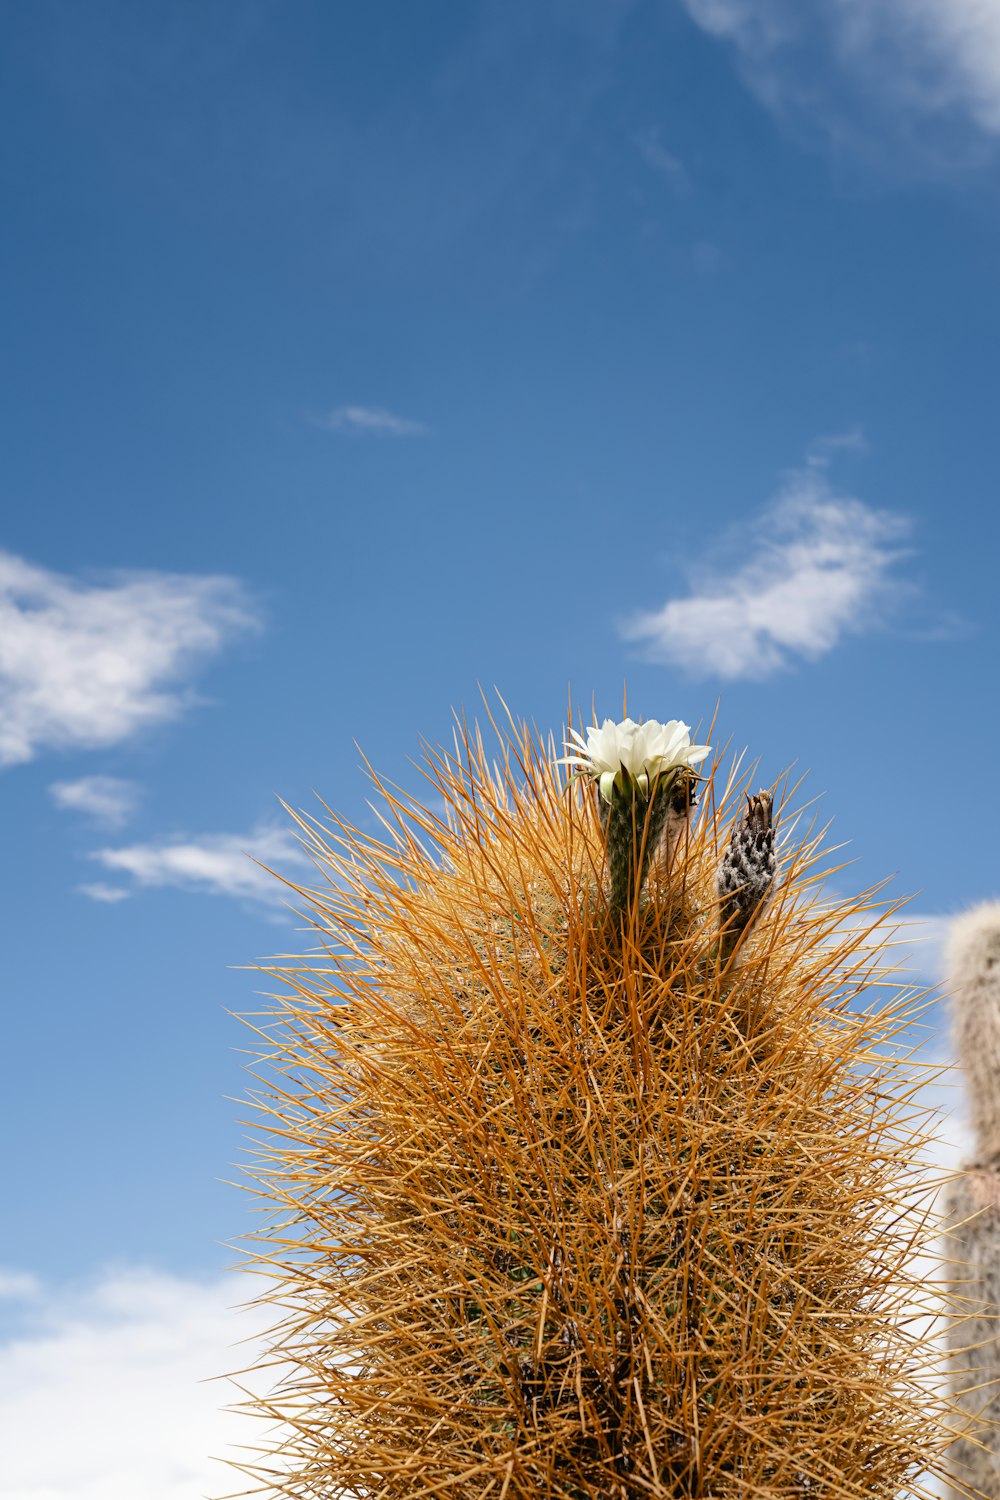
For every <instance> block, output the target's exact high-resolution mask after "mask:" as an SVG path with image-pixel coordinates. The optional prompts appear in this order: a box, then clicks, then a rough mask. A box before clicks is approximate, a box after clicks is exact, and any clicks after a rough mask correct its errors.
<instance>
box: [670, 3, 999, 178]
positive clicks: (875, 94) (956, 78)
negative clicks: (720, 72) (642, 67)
mask: <svg viewBox="0 0 1000 1500" xmlns="http://www.w3.org/2000/svg"><path fill="white" fill-rule="evenodd" d="M682 4H683V5H684V7H685V9H686V10H687V12H688V14H689V15H690V16H691V18H692V20H693V21H694V22H695V23H696V24H697V25H698V26H700V27H701V28H702V29H703V30H704V31H706V32H707V33H708V34H709V35H711V36H714V37H718V38H719V39H720V40H722V41H724V42H726V43H728V44H729V45H730V46H731V47H732V48H733V49H734V52H735V55H736V58H737V61H738V63H739V66H740V69H741V72H742V74H743V77H744V78H745V79H746V81H747V83H748V85H749V86H750V87H751V89H752V90H753V91H754V93H755V94H756V95H757V97H758V98H759V99H760V100H761V101H762V103H764V104H765V106H766V107H768V108H769V109H771V110H773V111H774V112H775V113H777V114H782V115H795V114H800V115H808V116H809V117H810V119H811V120H812V122H813V123H816V121H817V120H818V121H819V122H820V123H824V124H825V125H826V126H827V127H828V128H829V130H830V134H831V137H832V138H833V139H834V140H835V141H837V142H838V143H839V144H844V143H845V142H847V143H853V144H858V143H859V141H860V134H859V129H858V123H857V119H856V106H858V105H860V106H862V108H864V109H867V110H870V111H872V114H873V117H874V116H876V115H877V117H878V119H879V123H880V134H881V135H882V136H883V137H884V139H883V142H882V144H883V146H884V144H885V140H887V139H889V138H891V137H893V136H895V137H896V138H897V140H898V141H899V142H904V141H905V142H906V144H907V145H908V146H909V147H911V148H912V147H913V145H914V144H915V143H914V141H913V140H912V127H913V126H917V127H920V128H924V129H925V130H927V131H931V132H938V133H940V132H942V131H948V130H949V129H953V128H954V127H956V126H962V125H964V126H965V127H966V128H970V127H971V129H972V131H973V132H975V133H976V134H978V135H980V136H981V137H983V138H987V139H991V138H994V137H996V136H1000V4H998V0H682ZM852 100H853V103H852V102H851V101H852ZM923 149H924V150H925V152H930V151H931V147H930V137H929V136H928V137H925V139H924V141H923Z"/></svg>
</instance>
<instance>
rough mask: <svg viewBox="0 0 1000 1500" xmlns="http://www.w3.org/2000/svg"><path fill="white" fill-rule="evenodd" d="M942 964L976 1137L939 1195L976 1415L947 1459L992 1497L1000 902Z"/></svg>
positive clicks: (961, 1352)
mask: <svg viewBox="0 0 1000 1500" xmlns="http://www.w3.org/2000/svg"><path fill="white" fill-rule="evenodd" d="M946 964H947V989H948V992H949V994H950V995H951V997H952V1026H953V1032H954V1039H955V1045H956V1048H957V1052H958V1061H959V1063H960V1065H961V1067H962V1070H963V1072H964V1074H965V1082H966V1098H967V1101H968V1106H969V1124H970V1126H971V1129H972V1135H973V1141H974V1156H973V1159H972V1161H969V1162H966V1163H965V1164H964V1171H963V1172H962V1175H961V1176H959V1177H957V1178H956V1179H955V1181H954V1182H952V1183H951V1184H950V1185H949V1187H948V1189H947V1190H946V1194H945V1208H946V1214H947V1220H948V1225H949V1233H948V1242H947V1248H948V1252H949V1261H950V1278H951V1289H952V1293H953V1296H954V1298H955V1301H956V1304H958V1305H964V1306H965V1308H967V1309H968V1310H969V1311H968V1313H967V1316H966V1318H965V1319H963V1320H962V1322H961V1324H959V1325H956V1326H955V1327H953V1328H951V1329H950V1330H949V1342H950V1344H951V1347H952V1349H953V1366H952V1377H953V1384H954V1388H955V1395H956V1398H957V1400H958V1401H959V1403H960V1405H961V1406H962V1408H963V1409H964V1410H965V1411H966V1412H967V1413H968V1415H969V1417H970V1418H972V1419H973V1421H974V1425H973V1427H972V1430H971V1431H969V1432H967V1433H966V1434H965V1435H963V1436H962V1437H960V1438H959V1439H958V1440H957V1441H956V1442H955V1444H954V1446H953V1447H952V1448H951V1450H950V1451H949V1454H948V1458H949V1462H950V1465H951V1472H952V1475H953V1477H954V1478H956V1479H958V1480H961V1481H964V1482H965V1483H967V1484H969V1485H971V1486H972V1488H973V1489H974V1490H976V1491H978V1492H980V1493H982V1494H983V1495H985V1496H986V1497H987V1500H1000V1427H998V1426H997V1425H996V1424H998V1423H1000V1331H998V1327H1000V1325H998V1321H997V1319H998V1312H1000V902H988V903H986V904H984V905H982V906H977V907H975V908H974V909H973V910H972V911H970V912H967V913H966V914H965V915H964V916H962V917H960V918H958V919H957V920H956V921H955V922H953V923H952V926H951V930H950V932H949V937H948V945H947V953H946Z"/></svg>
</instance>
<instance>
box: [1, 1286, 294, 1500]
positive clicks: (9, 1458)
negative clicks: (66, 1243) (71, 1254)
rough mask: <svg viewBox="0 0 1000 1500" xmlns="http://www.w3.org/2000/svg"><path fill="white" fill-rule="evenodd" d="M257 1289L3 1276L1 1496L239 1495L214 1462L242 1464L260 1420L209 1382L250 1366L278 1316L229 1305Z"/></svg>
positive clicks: (186, 1498)
mask: <svg viewBox="0 0 1000 1500" xmlns="http://www.w3.org/2000/svg"><path fill="white" fill-rule="evenodd" d="M256 1289H257V1288H255V1287H253V1288H251V1287H250V1286H249V1285H248V1284H247V1282H246V1279H245V1278H241V1277H236V1276H228V1277H220V1278H216V1279H196V1278H194V1277H189V1276H176V1275H169V1274H166V1273H165V1272H163V1271H156V1270H151V1269H148V1268H139V1269H130V1270H118V1271H111V1272H107V1273H105V1274H104V1275H102V1276H100V1277H98V1278H96V1279H93V1280H90V1281H88V1282H87V1283H84V1284H83V1285H80V1286H76V1287H74V1288H73V1289H72V1291H70V1290H68V1289H59V1288H50V1287H47V1286H45V1285H43V1284H42V1283H41V1282H40V1281H39V1280H38V1279H37V1278H36V1277H35V1276H33V1275H30V1274H28V1273H26V1272H18V1271H7V1272H4V1271H0V1296H3V1297H4V1298H5V1300H6V1302H7V1311H8V1317H7V1318H6V1319H5V1321H6V1322H8V1323H10V1322H13V1328H12V1332H11V1333H10V1335H9V1336H7V1337H5V1338H4V1339H3V1340H0V1428H2V1430H3V1433H4V1456H3V1464H2V1466H0V1500H136V1497H137V1496H141V1497H142V1500H191V1497H192V1496H194V1495H220V1494H231V1493H232V1492H233V1491H236V1490H242V1489H245V1488H246V1483H247V1481H246V1480H245V1479H243V1478H242V1477H241V1475H240V1474H239V1473H238V1472H236V1471H235V1470H234V1469H232V1468H230V1467H228V1465H227V1463H226V1462H225V1461H224V1460H226V1459H229V1460H234V1459H235V1460H239V1459H243V1460H244V1461H246V1459H247V1452H246V1448H252V1447H253V1446H254V1445H256V1444H258V1443H260V1442H261V1441H262V1440H263V1436H264V1434H265V1432H266V1430H267V1426H268V1424H267V1423H265V1422H261V1421H259V1420H256V1419H254V1418H251V1417H250V1416H246V1415H242V1414H240V1413H237V1412H231V1411H226V1410H225V1408H226V1406H227V1405H228V1404H229V1403H231V1402H232V1401H234V1400H237V1399H238V1395H237V1393H236V1392H235V1390H234V1388H233V1387H232V1386H230V1385H228V1384H227V1382H226V1381H225V1380H224V1379H221V1378H220V1377H223V1376H225V1375H226V1373H227V1372H229V1371H234V1370H238V1369H240V1368H242V1367H244V1366H245V1365H247V1364H248V1363H252V1362H253V1360H254V1358H255V1357H256V1354H257V1352H258V1351H260V1349H261V1348H262V1336H263V1334H264V1329H265V1327H266V1324H267V1322H268V1321H275V1320H274V1319H273V1318H271V1319H268V1315H267V1313H266V1312H265V1313H263V1314H261V1313H260V1312H256V1313H249V1312H245V1311H235V1310H234V1309H235V1308H236V1306H237V1304H239V1303H241V1302H245V1301H246V1299H247V1297H248V1296H249V1295H250V1294H251V1291H252V1290H256ZM10 1313H13V1315H14V1316H13V1320H12V1319H11V1318H10V1316H9V1314H10ZM243 1339H248V1340H249V1343H248V1344H240V1346H239V1347H236V1345H237V1343H238V1341H240V1340H243ZM53 1433H56V1434H58V1441H56V1442H54V1441H53V1440H52V1435H53Z"/></svg>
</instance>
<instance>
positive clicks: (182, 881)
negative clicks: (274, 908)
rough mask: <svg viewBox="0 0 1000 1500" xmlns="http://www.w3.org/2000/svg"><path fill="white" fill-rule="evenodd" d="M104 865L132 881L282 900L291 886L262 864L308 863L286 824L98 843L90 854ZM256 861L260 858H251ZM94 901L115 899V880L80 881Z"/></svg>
mask: <svg viewBox="0 0 1000 1500" xmlns="http://www.w3.org/2000/svg"><path fill="white" fill-rule="evenodd" d="M91 858H92V859H94V860H96V861H97V862H98V863H99V864H100V865H101V866H102V867H103V868H104V869H105V870H107V871H109V872H111V873H112V874H114V875H119V876H121V875H124V876H127V877H129V878H130V879H131V880H132V882H133V883H134V886H135V887H138V888H144V889H152V888H154V887H157V886H175V887H177V888H179V889H181V890H187V891H200V892H202V893H203V894H206V895H212V896H236V897H239V898H241V899H243V900H249V901H260V902H264V903H266V904H268V905H280V904H281V903H282V902H283V901H288V900H289V892H288V891H287V889H286V888H285V886H283V885H282V883H281V881H279V880H276V879H275V877H274V876H273V875H270V874H268V872H267V870H265V869H262V868H261V865H267V866H268V867H269V868H271V869H273V870H276V871H277V872H278V873H279V874H296V873H297V874H300V875H301V874H302V872H303V870H304V869H305V868H307V867H308V868H310V869H311V868H312V866H311V865H310V864H309V860H308V857H307V856H306V854H305V851H304V850H303V848H302V845H301V844H300V843H299V841H298V839H297V838H296V837H295V836H294V834H292V833H291V832H289V831H288V830H287V829H285V828H269V827H258V828H256V829H254V830H253V831H252V832H251V833H248V834H244V835H242V836H241V835H239V834H232V833H217V834H203V835H201V836H199V837H197V838H189V839H181V838H178V839H165V840H160V841H156V842H151V843H145V844H128V845H125V846H124V847H121V848H116V849H112V848H108V849H96V850H94V852H93V853H92V854H91ZM255 861H260V863H255ZM80 890H81V891H82V892H83V894H84V895H87V896H90V897H91V899H93V900H95V901H109V900H115V899H119V897H118V896H117V895H115V896H112V895H111V892H112V891H114V892H117V891H119V890H122V891H123V894H124V893H126V892H125V889H124V888H122V887H117V886H110V887H109V886H105V885H103V884H100V883H99V884H98V885H96V886H94V885H91V886H81V887H80Z"/></svg>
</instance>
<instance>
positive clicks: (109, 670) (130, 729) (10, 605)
mask: <svg viewBox="0 0 1000 1500" xmlns="http://www.w3.org/2000/svg"><path fill="white" fill-rule="evenodd" d="M255 623H256V622H255V620H254V617H253V613H252V610H251V607H250V605H249V603H248V601H247V598H246V596H245V593H244V590H243V588H242V586H241V585H240V584H239V583H238V582H237V581H236V580H235V579H232V578H225V577H211V576H207V577H196V576H190V575H186V574H178V573H125V574H116V575H114V576H113V577H112V578H111V579H109V580H108V581H106V582H103V583H93V582H84V581H81V580H79V579H76V578H71V577H68V576H67V575H65V574H61V573H53V572H50V571H48V570H46V569H44V568H36V567H33V566H32V565H31V564H30V563H27V562H25V561H24V560H23V559H22V558H19V557H15V556H13V555H12V554H10V553H7V552H0V766H4V765H8V766H9V765H15V764H17V763H18V762H22V761H28V760H31V759H33V758H34V756H35V755H37V754H38V752H39V751H40V750H42V749H45V748H47V747H66V746H81V747H85V748H95V747H98V746H102V745H113V744H116V743H118V742H119V741H120V740H124V739H127V738H128V737H129V736H131V735H133V734H135V733H136V732H137V731H138V730H140V729H142V728H144V727H145V726H146V725H149V724H154V723H157V722H159V721H161V720H163V719H171V718H174V717H175V716H176V715H177V714H178V713H179V712H180V711H181V710H182V708H183V707H184V706H185V703H186V702H187V701H189V695H188V693H187V692H186V690H185V689H184V688H182V687H180V686H179V685H178V679H180V678H182V677H183V676H184V675H185V674H187V673H189V672H190V671H191V669H192V667H193V665H194V663H195V662H196V660H197V659H198V658H199V657H203V656H206V655H208V654H210V653H212V652H215V651H218V650H219V649H220V647H221V646H222V645H223V644H224V643H225V642H226V641H228V640H229V639H230V637H231V636H233V635H234V634H235V633H236V632H238V631H242V630H246V629H247V628H249V627H251V626H253V625H254V624H255Z"/></svg>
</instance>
